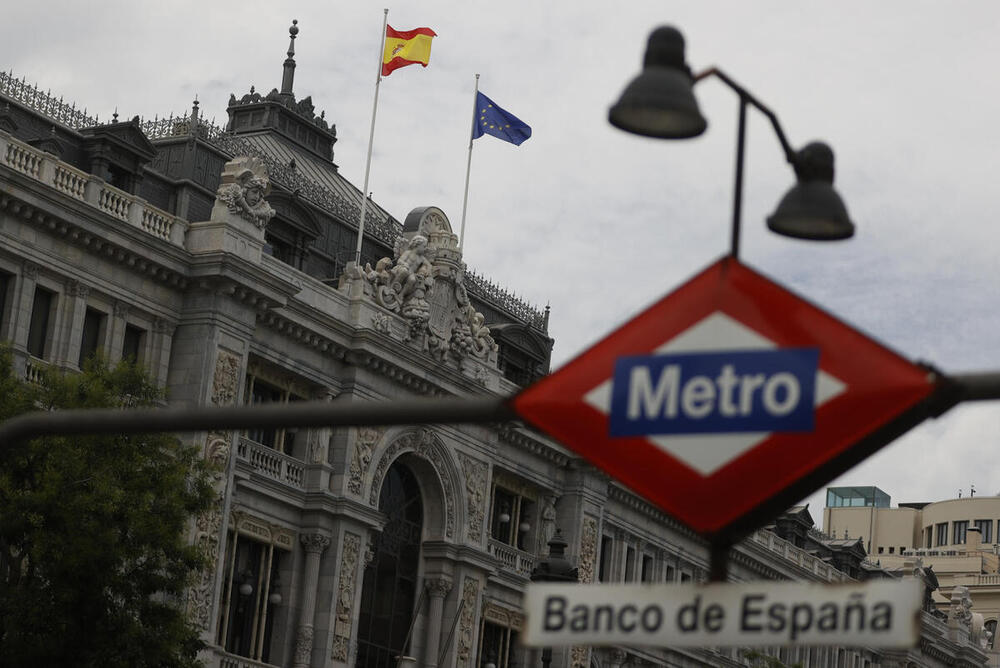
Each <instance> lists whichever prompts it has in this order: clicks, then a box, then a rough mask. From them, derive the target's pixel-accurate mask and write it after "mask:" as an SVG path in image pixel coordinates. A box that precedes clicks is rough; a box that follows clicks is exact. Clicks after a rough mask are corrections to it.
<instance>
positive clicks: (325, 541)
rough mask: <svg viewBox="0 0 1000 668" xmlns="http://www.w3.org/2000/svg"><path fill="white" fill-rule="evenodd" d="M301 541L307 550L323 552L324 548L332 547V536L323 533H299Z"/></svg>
mask: <svg viewBox="0 0 1000 668" xmlns="http://www.w3.org/2000/svg"><path fill="white" fill-rule="evenodd" d="M299 542H300V543H302V547H303V548H304V549H305V551H306V552H314V553H316V554H322V552H323V550H325V549H326V548H328V547H330V537H329V536H326V535H323V534H321V533H303V534H299Z"/></svg>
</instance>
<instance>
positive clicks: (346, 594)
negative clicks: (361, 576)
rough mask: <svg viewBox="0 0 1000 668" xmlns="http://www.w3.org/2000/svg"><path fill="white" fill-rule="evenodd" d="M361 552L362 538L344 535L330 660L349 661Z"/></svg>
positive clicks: (350, 534)
mask: <svg viewBox="0 0 1000 668" xmlns="http://www.w3.org/2000/svg"><path fill="white" fill-rule="evenodd" d="M360 551H361V536H359V535H357V534H353V533H345V534H344V544H343V546H342V548H341V554H342V557H341V561H340V576H339V578H338V579H339V580H340V584H339V585H338V587H337V619H336V620H335V622H334V626H333V650H332V651H331V653H330V658H332V659H333V660H334V661H347V650H348V645H349V644H350V641H351V618H352V615H353V612H354V592H355V590H356V585H357V572H358V554H359V553H360Z"/></svg>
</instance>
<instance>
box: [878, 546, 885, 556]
mask: <svg viewBox="0 0 1000 668" xmlns="http://www.w3.org/2000/svg"><path fill="white" fill-rule="evenodd" d="M883 551H885V548H884V547H882V546H881V545H879V546H878V553H879V554H882V552H883Z"/></svg>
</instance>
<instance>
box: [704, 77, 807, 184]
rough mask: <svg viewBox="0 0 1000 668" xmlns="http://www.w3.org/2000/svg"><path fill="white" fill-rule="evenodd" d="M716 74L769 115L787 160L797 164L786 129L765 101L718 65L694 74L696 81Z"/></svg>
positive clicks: (746, 100)
mask: <svg viewBox="0 0 1000 668" xmlns="http://www.w3.org/2000/svg"><path fill="white" fill-rule="evenodd" d="M711 76H715V77H718V78H719V79H721V80H722V82H723V83H724V84H726V85H727V86H729V87H730V88H732V89H733V91H735V92H736V94H737V95H739V96H740V100H742V101H743V102H746V103H749V104H750V105H752V106H754V107H755V108H756V109H757V110H758V111H759V112H761V113H762V114H764V115H765V116H767V117H768V119H770V121H771V125H772V126H773V127H774V133H775V134H776V135H778V141H779V142H780V143H781V148H782V150H783V151H784V152H785V160H787V161H788V164H790V165H792V166H793V167H794V166H795V150H794V149H792V146H791V144H789V143H788V139H787V138H786V137H785V131H784V130H782V129H781V123H780V122H779V121H778V116H777V115H776V114H775V113H774V112H773V111H771V109H770V108H768V106H767V105H765V104H764V103H763V102H761V101H760V100H758V99H757V98H755V97H754V96H753V94H751V93H750V91H748V90H747V89H746V88H744V87H743V86H741V85H740V84H738V83H736V82H735V81H734V80H733V79H732V78H731V77H730V76H729V75H728V74H726V73H725V72H723V71H722V70H720V69H719V68H717V67H710V68H708V69H707V70H704V71H702V72H699V73H698V74H695V75H694V82H695V83H698V82H699V81H701V80H702V79H707V78H708V77H711Z"/></svg>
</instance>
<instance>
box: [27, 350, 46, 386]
mask: <svg viewBox="0 0 1000 668" xmlns="http://www.w3.org/2000/svg"><path fill="white" fill-rule="evenodd" d="M48 368H49V363H48V362H46V361H45V360H40V359H38V358H37V357H31V356H29V357H28V360H27V362H25V364H24V379H25V380H26V381H28V382H29V383H31V384H33V385H41V384H42V374H43V373H45V370H46V369H48Z"/></svg>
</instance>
